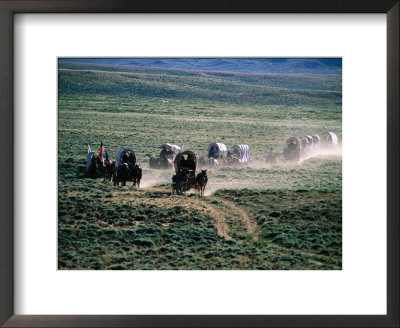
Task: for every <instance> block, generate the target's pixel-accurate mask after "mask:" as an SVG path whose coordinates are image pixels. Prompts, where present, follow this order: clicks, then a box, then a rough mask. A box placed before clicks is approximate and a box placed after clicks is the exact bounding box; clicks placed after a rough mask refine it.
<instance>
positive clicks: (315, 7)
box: [0, 0, 400, 327]
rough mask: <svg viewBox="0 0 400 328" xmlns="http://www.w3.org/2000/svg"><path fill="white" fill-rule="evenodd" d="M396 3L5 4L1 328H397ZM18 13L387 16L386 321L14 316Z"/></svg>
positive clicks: (1, 38)
mask: <svg viewBox="0 0 400 328" xmlns="http://www.w3.org/2000/svg"><path fill="white" fill-rule="evenodd" d="M399 8H400V5H399V1H398V0H363V1H362V0H271V1H260V0H230V1H228V0H203V1H191V2H189V1H184V0H170V1H166V0H147V1H146V0H138V1H135V0H134V1H130V0H91V1H74V0H60V1H55V0H39V1H30V0H28V1H19V0H0V112H1V119H0V140H1V141H2V149H1V151H2V154H3V160H2V161H0V209H1V212H0V324H1V325H3V326H4V327H199V326H205V327H242V326H243V327H399V278H398V277H399V184H400V183H399V171H400V167H399V148H400V147H399V139H400V138H399V93H398V90H399V27H400V26H399ZM15 13H385V14H386V16H387V315H326V316H324V315H293V316H281V315H268V316H263V315H256V316H242V315H240V316H229V315H228V316H225V315H213V316H208V315H204V316H203V315H195V316H188V315H160V316H140V315H131V316H130V315H117V316H102V315H100V316H99V315H93V316H89V315H34V316H31V315H14V304H13V303H14V297H13V289H14V288H13V285H14V279H13V277H14V271H13V242H14V240H13V206H14V203H13V201H14V188H13V181H14V179H13V176H14V174H16V173H17V172H14V169H13V154H14V144H13V139H14V138H13V134H14V129H13V117H14V115H13V16H14V14H15Z"/></svg>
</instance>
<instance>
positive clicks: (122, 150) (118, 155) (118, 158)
mask: <svg viewBox="0 0 400 328" xmlns="http://www.w3.org/2000/svg"><path fill="white" fill-rule="evenodd" d="M126 152H131V153H132V155H133V156H134V157H135V161H136V154H135V152H134V151H133V150H132V149H130V148H122V149H120V150H118V152H117V162H116V164H115V166H116V167H119V163H120V162H121V156H122V154H123V153H126Z"/></svg>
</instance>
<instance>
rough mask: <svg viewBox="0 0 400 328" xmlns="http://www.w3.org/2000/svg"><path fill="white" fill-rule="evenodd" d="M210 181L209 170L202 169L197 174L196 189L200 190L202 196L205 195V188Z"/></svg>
mask: <svg viewBox="0 0 400 328" xmlns="http://www.w3.org/2000/svg"><path fill="white" fill-rule="evenodd" d="M207 182H208V178H207V170H201V172H200V173H199V174H197V176H196V187H195V188H196V190H198V191H199V192H200V196H204V189H206V185H207Z"/></svg>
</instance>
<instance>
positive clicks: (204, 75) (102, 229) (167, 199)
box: [58, 63, 342, 270]
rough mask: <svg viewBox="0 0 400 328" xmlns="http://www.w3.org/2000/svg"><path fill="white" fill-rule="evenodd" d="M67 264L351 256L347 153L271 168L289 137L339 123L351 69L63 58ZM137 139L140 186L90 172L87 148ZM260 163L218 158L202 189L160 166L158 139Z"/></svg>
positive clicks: (168, 265)
mask: <svg viewBox="0 0 400 328" xmlns="http://www.w3.org/2000/svg"><path fill="white" fill-rule="evenodd" d="M58 108H59V127H58V129H59V138H58V166H59V167H58V169H59V176H58V182H59V188H58V197H59V206H58V209H59V220H58V237H59V240H58V242H59V243H58V255H59V260H58V265H59V268H60V269H188V270H190V269H221V270H222V269H301V270H304V269H341V255H342V251H341V249H342V210H341V208H342V205H341V204H342V168H341V157H338V156H330V157H327V156H325V157H320V158H312V159H309V160H307V161H304V162H302V163H301V164H300V165H297V164H295V163H288V164H284V165H277V166H274V167H267V166H266V165H265V157H266V153H267V151H268V149H269V148H274V149H275V150H277V151H281V150H282V148H283V146H284V142H285V140H286V138H288V137H290V136H296V135H306V134H314V133H321V132H324V131H334V132H336V133H338V134H339V133H341V121H342V109H341V108H342V105H341V77H340V76H302V75H273V74H270V75H262V74H243V73H241V74H233V73H216V72H189V71H179V70H160V69H145V68H129V67H112V66H101V65H86V64H68V63H60V64H59V103H58ZM100 140H103V142H104V143H105V145H106V147H107V150H108V152H109V153H110V155H111V156H112V158H113V159H114V158H115V154H116V152H117V151H118V149H120V148H122V147H130V148H133V149H134V150H135V152H136V155H137V158H138V161H139V162H140V163H141V164H142V166H143V169H144V176H143V180H142V187H141V188H140V189H136V188H133V187H132V186H126V187H114V186H112V185H111V183H109V182H103V181H102V180H101V179H98V180H95V181H94V180H90V179H86V178H85V172H86V148H87V144H88V143H90V145H91V146H92V148H96V149H97V148H98V147H99V143H100ZM212 141H221V142H224V143H225V144H226V145H227V147H231V146H232V145H233V144H235V143H247V144H249V145H250V147H251V151H252V156H253V158H254V159H255V163H254V164H253V165H251V166H248V167H241V168H233V167H222V168H214V169H209V170H208V176H209V184H208V185H207V188H206V197H200V196H198V195H196V194H190V195H188V196H175V195H171V188H170V186H169V182H170V181H171V177H172V174H173V172H172V171H158V170H150V169H149V168H148V164H147V163H148V159H149V157H150V156H151V155H157V153H158V152H159V149H158V148H157V146H159V145H160V144H161V143H164V142H170V143H176V144H178V145H182V144H185V146H186V147H187V148H188V149H190V150H192V151H194V152H195V153H197V154H199V155H201V156H205V155H206V152H207V147H208V144H209V143H210V142H212Z"/></svg>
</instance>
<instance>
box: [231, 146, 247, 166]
mask: <svg viewBox="0 0 400 328" xmlns="http://www.w3.org/2000/svg"><path fill="white" fill-rule="evenodd" d="M235 149H237V150H238V151H239V154H240V155H239V162H240V163H248V162H250V147H249V146H248V145H244V144H236V145H233V147H232V150H233V151H234V150H235Z"/></svg>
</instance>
